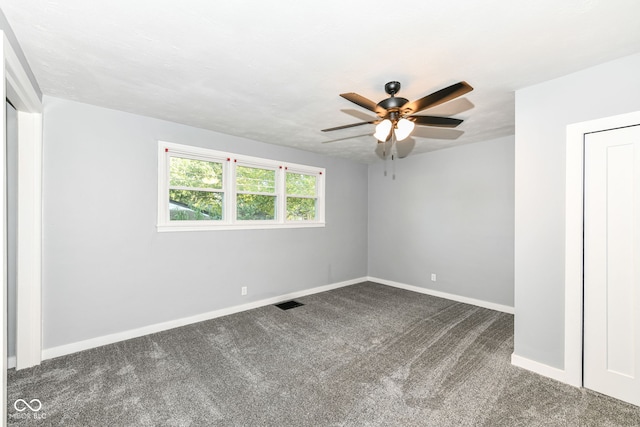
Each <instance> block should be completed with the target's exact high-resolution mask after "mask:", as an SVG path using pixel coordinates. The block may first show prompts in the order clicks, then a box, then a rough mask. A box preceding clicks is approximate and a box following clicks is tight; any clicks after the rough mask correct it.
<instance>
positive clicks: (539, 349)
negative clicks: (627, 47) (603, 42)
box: [515, 54, 640, 369]
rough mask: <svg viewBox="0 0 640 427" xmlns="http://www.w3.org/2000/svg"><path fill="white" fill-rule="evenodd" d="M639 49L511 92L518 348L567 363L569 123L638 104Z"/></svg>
mask: <svg viewBox="0 0 640 427" xmlns="http://www.w3.org/2000/svg"><path fill="white" fill-rule="evenodd" d="M638 76H640V54H636V55H632V56H629V57H626V58H622V59H619V60H616V61H612V62H609V63H605V64H602V65H599V66H596V67H593V68H589V69H586V70H583V71H580V72H577V73H574V74H571V75H568V76H565V77H562V78H558V79H555V80H551V81H548V82H545V83H543V84H539V85H536V86H532V87H528V88H526V89H522V90H519V91H518V92H517V93H516V150H515V163H516V179H515V190H516V198H515V289H516V294H515V310H516V316H515V354H517V355H518V356H521V357H524V358H527V359H531V360H533V361H536V362H540V363H543V364H546V365H549V366H552V367H556V368H560V369H563V368H564V292H565V289H564V247H565V245H564V243H565V242H564V239H565V236H564V233H565V227H564V220H565V218H564V215H565V187H564V184H565V171H566V168H565V161H566V157H565V149H566V142H565V141H566V127H567V125H569V124H572V123H578V122H582V121H587V120H593V119H598V118H602V117H607V116H612V115H617V114H623V113H627V112H631V111H638V110H640V79H639V78H638Z"/></svg>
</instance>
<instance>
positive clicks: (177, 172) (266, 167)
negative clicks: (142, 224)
mask: <svg viewBox="0 0 640 427" xmlns="http://www.w3.org/2000/svg"><path fill="white" fill-rule="evenodd" d="M324 177H325V170H324V169H322V168H316V167H311V166H304V165H298V164H292V163H286V162H278V161H273V160H267V159H260V158H255V157H249V156H241V155H237V154H232V153H225V152H220V151H214V150H209V149H205V148H198V147H190V146H186V145H179V144H173V143H169V142H162V141H160V142H159V144H158V231H180V230H182V231H191V230H229V229H247V228H286V227H322V226H324Z"/></svg>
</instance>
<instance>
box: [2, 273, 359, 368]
mask: <svg viewBox="0 0 640 427" xmlns="http://www.w3.org/2000/svg"><path fill="white" fill-rule="evenodd" d="M365 281H367V278H366V277H360V278H357V279H352V280H347V281H344V282H338V283H332V284H329V285H324V286H318V287H316V288H311V289H304V290H302V291H296V292H291V293H289V294H285V295H279V296H276V297H272V298H267V299H263V300H260V301H253V302H250V303H247V304H241V305H236V306H233V307H227V308H222V309H219V310H214V311H210V312H208V313H202V314H197V315H195V316H189V317H184V318H181V319H176V320H171V321H168V322H163V323H157V324H154V325H149V326H144V327H142V328H137V329H131V330H128V331H123V332H117V333H115V334H110V335H104V336H101V337H96V338H91V339H88V340H84V341H78V342H74V343H71V344H65V345H61V346H57V347H51V348H46V349H44V350H43V351H42V359H43V360H45V359H53V358H54V357H59V356H64V355H67V354H71V353H76V352H78V351H83V350H89V349H91V348H96V347H101V346H103V345H107V344H113V343H116V342H119V341H125V340H128V339H132V338H138V337H141V336H144V335H149V334H153V333H156V332H162V331H166V330H168V329H173V328H178V327H180V326H186V325H190V324H193V323H198V322H203V321H205V320H210V319H215V318H217V317H222V316H228V315H230V314H234V313H239V312H241V311H246V310H251V309H254V308H258V307H264V306H266V305H271V304H277V303H279V302H282V301H286V300H290V299H294V298H300V297H303V296H305V295H312V294H317V293H320V292H326V291H330V290H332V289H337V288H342V287H344V286H349V285H354V284H356V283H362V282H365ZM9 363H10V362H9ZM14 366H15V358H14Z"/></svg>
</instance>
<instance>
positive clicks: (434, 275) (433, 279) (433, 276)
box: [431, 273, 436, 282]
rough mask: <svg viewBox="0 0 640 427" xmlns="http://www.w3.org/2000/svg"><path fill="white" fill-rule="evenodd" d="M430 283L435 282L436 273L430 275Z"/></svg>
mask: <svg viewBox="0 0 640 427" xmlns="http://www.w3.org/2000/svg"><path fill="white" fill-rule="evenodd" d="M431 281H432V282H435V281H436V273H431Z"/></svg>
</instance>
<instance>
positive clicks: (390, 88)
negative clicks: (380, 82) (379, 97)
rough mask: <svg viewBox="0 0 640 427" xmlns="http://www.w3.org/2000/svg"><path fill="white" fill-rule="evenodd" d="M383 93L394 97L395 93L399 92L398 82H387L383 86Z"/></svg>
mask: <svg viewBox="0 0 640 427" xmlns="http://www.w3.org/2000/svg"><path fill="white" fill-rule="evenodd" d="M384 91H385V92H387V93H388V94H389V95H391V96H394V95H395V94H396V93H398V92H400V82H389V83H387V84H386V85H384Z"/></svg>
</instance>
